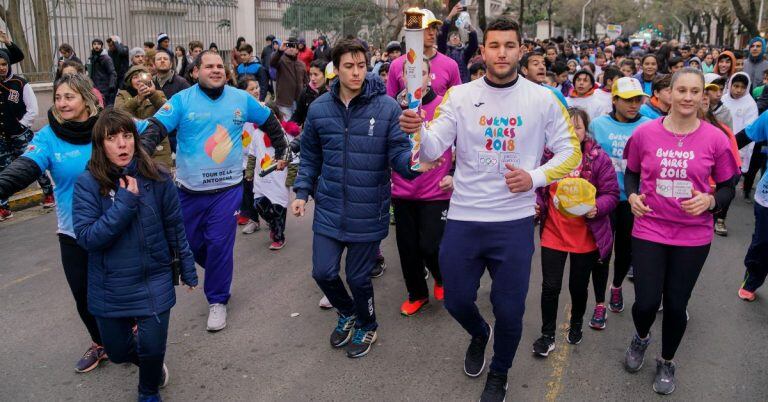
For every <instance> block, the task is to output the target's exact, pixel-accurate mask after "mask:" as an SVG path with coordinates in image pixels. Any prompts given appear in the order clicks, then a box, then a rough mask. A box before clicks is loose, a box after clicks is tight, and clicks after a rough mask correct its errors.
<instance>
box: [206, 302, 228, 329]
mask: <svg viewBox="0 0 768 402" xmlns="http://www.w3.org/2000/svg"><path fill="white" fill-rule="evenodd" d="M226 326H227V306H226V305H224V304H219V303H215V304H211V305H210V306H209V307H208V328H207V329H208V331H210V332H216V331H221V330H222V329H224V327H226Z"/></svg>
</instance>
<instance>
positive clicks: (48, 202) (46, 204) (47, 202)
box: [43, 194, 56, 209]
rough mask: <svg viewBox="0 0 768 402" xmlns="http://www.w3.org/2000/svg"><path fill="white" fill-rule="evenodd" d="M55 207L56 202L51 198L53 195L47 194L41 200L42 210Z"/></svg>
mask: <svg viewBox="0 0 768 402" xmlns="http://www.w3.org/2000/svg"><path fill="white" fill-rule="evenodd" d="M55 206H56V200H55V199H54V198H53V194H48V195H46V196H45V198H43V208H45V209H48V208H53V207H55Z"/></svg>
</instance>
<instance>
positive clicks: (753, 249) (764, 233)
mask: <svg viewBox="0 0 768 402" xmlns="http://www.w3.org/2000/svg"><path fill="white" fill-rule="evenodd" d="M744 265H746V267H747V272H745V273H744V284H743V285H742V286H743V287H744V289H746V290H748V291H750V292H754V291H755V290H757V289H758V288H759V287H760V286H763V283H765V277H766V275H768V208H766V207H764V206H762V205H760V204H758V203H757V202H755V232H754V233H753V234H752V244H750V245H749V249H748V250H747V255H746V256H745V257H744Z"/></svg>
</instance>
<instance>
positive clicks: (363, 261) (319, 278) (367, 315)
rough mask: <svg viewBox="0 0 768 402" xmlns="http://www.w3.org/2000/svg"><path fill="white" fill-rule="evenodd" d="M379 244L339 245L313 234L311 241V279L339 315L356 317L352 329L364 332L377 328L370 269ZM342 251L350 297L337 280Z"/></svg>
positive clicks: (341, 283)
mask: <svg viewBox="0 0 768 402" xmlns="http://www.w3.org/2000/svg"><path fill="white" fill-rule="evenodd" d="M379 243H381V242H378V241H374V242H367V243H352V242H342V241H339V240H336V239H333V238H330V237H327V236H323V235H320V234H317V233H315V237H314V239H313V241H312V277H313V278H315V281H316V282H317V285H318V286H320V289H322V290H323V293H325V295H326V296H327V297H328V301H330V302H331V305H333V307H335V308H336V309H337V310H338V311H339V313H341V314H342V315H343V316H345V317H347V316H350V315H352V314H356V315H357V321H356V322H355V328H357V329H362V330H364V331H371V330H375V329H376V327H378V324H377V323H376V313H375V312H374V307H373V283H371V270H373V267H374V265H376V255H377V254H378V251H379ZM344 249H347V261H346V267H345V269H346V273H347V285H349V290H350V291H351V292H352V297H350V296H349V293H347V289H346V288H345V287H344V283H343V282H342V281H341V278H340V277H339V270H340V269H341V267H340V262H341V254H342V253H343V252H344Z"/></svg>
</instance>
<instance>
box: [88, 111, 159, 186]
mask: <svg viewBox="0 0 768 402" xmlns="http://www.w3.org/2000/svg"><path fill="white" fill-rule="evenodd" d="M117 133H131V134H133V158H134V159H136V162H137V163H136V168H137V171H138V173H139V174H140V175H141V176H143V177H144V178H145V179H149V180H155V181H160V180H165V178H164V176H163V174H162V173H163V172H164V169H163V168H162V167H161V166H158V165H157V164H155V162H154V161H153V160H152V159H151V158H150V157H149V155H147V153H146V152H144V148H143V147H142V146H141V139H140V137H139V132H138V130H136V123H134V121H133V118H132V117H131V115H130V114H128V112H126V111H123V110H116V109H113V108H112V107H109V108H107V109H105V110H104V111H103V112H101V114H100V115H99V119H98V120H96V124H95V125H94V126H93V138H92V140H91V144H92V147H93V151H92V153H91V160H90V161H88V171H90V172H91V175H92V176H93V177H94V178H95V179H96V181H97V182H98V183H99V192H100V193H101V195H103V196H106V195H108V194H109V192H110V191H117V180H116V179H115V178H117V177H120V176H121V175H122V169H121V168H119V167H117V166H116V165H115V164H114V163H112V162H111V161H110V160H109V158H107V152H106V150H105V149H104V141H105V140H106V138H107V136H108V135H110V134H117Z"/></svg>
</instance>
